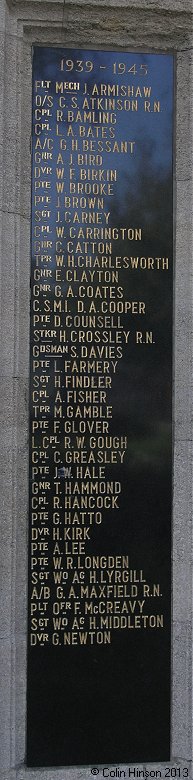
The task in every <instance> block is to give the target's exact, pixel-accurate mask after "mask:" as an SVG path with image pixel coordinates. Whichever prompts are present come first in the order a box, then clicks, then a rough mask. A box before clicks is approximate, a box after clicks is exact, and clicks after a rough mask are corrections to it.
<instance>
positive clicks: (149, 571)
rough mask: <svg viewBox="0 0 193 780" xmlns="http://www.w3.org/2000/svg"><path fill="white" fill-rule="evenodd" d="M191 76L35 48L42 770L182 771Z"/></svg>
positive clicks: (37, 733)
mask: <svg viewBox="0 0 193 780" xmlns="http://www.w3.org/2000/svg"><path fill="white" fill-rule="evenodd" d="M172 103H173V57H172V56H171V55H166V54H144V52H143V53H141V54H140V53H137V54H136V52H132V53H126V52H124V53H123V52H118V51H116V52H115V51H88V50H79V49H63V48H62V49H59V48H55V49H54V48H53V49H52V48H35V50H34V58H33V133H32V268H31V342H30V343H31V395H30V404H31V406H30V414H31V418H30V419H31V423H30V532H29V645H28V732H27V763H28V766H32V767H33V766H34V767H35V766H59V765H61V766H62V765H65V766H66V765H72V764H74V765H89V764H91V765H93V767H96V768H97V767H98V765H100V764H101V765H104V766H108V767H109V766H111V765H112V764H115V763H116V764H121V763H127V764H129V763H131V762H132V763H135V762H137V763H142V762H147V761H148V762H151V761H162V760H166V759H167V760H168V759H169V756H170V620H171V617H170V612H171V563H170V560H171V549H170V547H171V544H170V540H171V480H172V435H171V419H172V415H171V399H172V110H173V105H172Z"/></svg>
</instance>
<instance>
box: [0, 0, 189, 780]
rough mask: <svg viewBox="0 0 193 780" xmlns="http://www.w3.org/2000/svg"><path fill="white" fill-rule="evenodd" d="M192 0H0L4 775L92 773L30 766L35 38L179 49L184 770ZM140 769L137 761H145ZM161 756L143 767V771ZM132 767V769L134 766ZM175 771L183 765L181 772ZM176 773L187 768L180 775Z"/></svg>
mask: <svg viewBox="0 0 193 780" xmlns="http://www.w3.org/2000/svg"><path fill="white" fill-rule="evenodd" d="M191 19H192V2H191V0H186V2H185V0H184V2H183V5H182V2H181V0H141V1H140V0H132V2H131V3H129V2H128V0H110V2H109V0H68V1H67V2H64V3H63V2H62V1H61V2H60V0H39V1H38V0H23V1H22V0H13V2H11V0H9V2H6V0H0V78H1V90H0V125H1V132H0V156H1V170H2V175H1V178H0V199H1V202H0V224H1V233H0V236H1V238H0V241H1V268H2V273H1V301H2V311H1V327H2V337H1V346H2V368H1V415H2V421H1V431H2V444H1V453H0V458H1V469H2V480H1V481H2V503H1V507H2V511H1V545H0V556H1V581H2V596H3V598H2V600H1V610H2V615H1V666H0V688H2V696H1V701H2V704H1V717H0V730H1V737H0V745H1V749H0V754H1V757H0V766H1V778H2V780H15V778H17V780H24V778H25V777H26V778H27V777H28V778H29V779H30V780H38V778H42V780H53V778H54V779H55V780H63V779H64V777H65V778H66V780H67V778H69V780H71V778H80V777H84V778H86V777H91V773H90V769H89V768H85V769H83V768H79V769H78V768H77V769H76V768H71V769H61V770H60V769H50V770H48V769H47V770H37V771H35V770H29V769H26V767H25V728H26V726H25V723H26V644H27V537H28V381H29V295H30V208H31V205H30V197H31V157H30V134H31V68H32V45H33V44H34V43H36V44H39V45H41V44H48V45H54V46H56V45H57V44H59V45H60V46H61V45H63V46H65V45H72V46H73V45H78V46H82V47H89V46H90V47H94V48H105V47H106V48H109V47H110V48H116V47H117V48H119V49H121V48H125V49H126V50H134V49H136V50H137V51H140V50H141V51H145V50H146V51H153V52H156V51H157V50H160V49H161V50H162V51H173V52H174V53H175V54H176V101H175V102H176V128H175V149H176V159H175V170H174V199H175V233H176V239H175V257H176V263H175V279H174V284H175V318H174V380H175V381H174V482H173V487H174V498H173V639H172V692H171V696H172V760H171V767H172V766H173V767H176V768H177V767H178V768H180V769H181V771H182V768H183V767H188V768H189V780H192V774H191V767H190V762H191V756H192V738H191V733H192V728H191V724H192V718H191V702H192V699H191V684H192V672H191V634H192V598H191V596H192V594H191V566H192V556H191V444H192V430H191V362H192V360H191V356H192V350H191V336H192V327H191V313H192V232H191V227H192V176H191V174H192V122H191V109H192V100H191V78H192V60H193V35H192V21H191ZM141 768H142V767H141ZM159 768H161V769H162V773H163V777H164V776H165V774H164V765H162V766H161V767H159V766H158V765H156V766H154V765H152V764H151V765H150V766H149V771H150V769H151V770H153V769H159ZM138 769H139V767H138ZM178 776H179V775H178ZM181 776H183V775H181Z"/></svg>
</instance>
